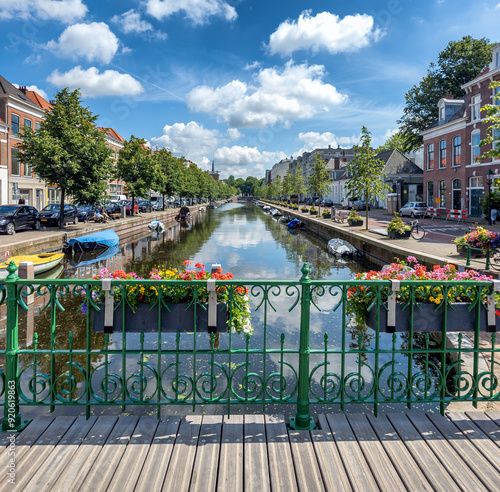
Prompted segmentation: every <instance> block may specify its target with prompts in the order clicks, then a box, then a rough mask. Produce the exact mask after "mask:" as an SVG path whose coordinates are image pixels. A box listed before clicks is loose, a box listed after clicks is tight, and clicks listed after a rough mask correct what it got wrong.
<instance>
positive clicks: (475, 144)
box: [471, 131, 481, 163]
mask: <svg viewBox="0 0 500 492" xmlns="http://www.w3.org/2000/svg"><path fill="white" fill-rule="evenodd" d="M471 140H472V162H473V163H474V162H478V161H479V156H480V155H481V149H480V147H479V142H480V141H481V134H480V133H479V131H477V132H476V133H473V134H472V139H471Z"/></svg>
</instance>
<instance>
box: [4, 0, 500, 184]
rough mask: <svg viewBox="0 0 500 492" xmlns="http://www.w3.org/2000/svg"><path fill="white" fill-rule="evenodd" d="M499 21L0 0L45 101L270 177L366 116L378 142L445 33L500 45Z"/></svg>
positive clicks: (11, 58)
mask: <svg viewBox="0 0 500 492" xmlns="http://www.w3.org/2000/svg"><path fill="white" fill-rule="evenodd" d="M499 24H500V1H499V0H480V1H478V2H471V1H470V0H469V1H465V0H420V1H418V2H417V1H415V0H380V1H378V0H370V1H368V0H365V1H351V2H339V1H330V2H325V1H315V0H309V1H307V2H305V1H299V0H287V1H286V2H285V1H281V0H275V1H274V2H272V1H271V2H270V1H262V0H137V1H128V0H125V1H122V2H116V1H111V0H101V1H99V2H97V1H94V0H92V1H90V0H88V1H85V0H58V1H56V0H16V1H13V0H0V32H2V38H3V40H4V43H3V44H4V46H3V49H2V51H1V56H0V74H2V75H3V76H4V77H5V78H6V79H7V80H9V81H10V82H12V83H14V84H19V85H26V86H29V87H31V88H33V89H34V90H39V92H40V93H41V94H42V95H43V96H44V97H47V98H48V99H52V98H53V96H54V94H55V93H56V92H57V91H58V90H59V89H61V88H63V87H70V88H71V89H74V88H80V90H81V91H82V93H83V99H84V101H85V105H86V106H88V107H89V108H90V109H91V111H92V112H93V113H94V114H98V115H99V120H98V124H99V126H106V127H112V128H114V129H115V130H116V131H117V132H118V133H120V134H121V135H122V136H123V137H124V138H125V139H128V138H129V137H130V135H132V134H133V135H135V136H137V137H142V138H145V139H146V140H147V141H148V142H149V143H150V144H151V145H152V146H157V147H168V148H169V149H170V150H171V151H172V152H173V153H174V154H175V155H177V156H181V155H184V156H186V157H187V158H188V159H191V160H192V161H193V162H195V163H196V164H198V166H199V167H201V168H202V169H208V168H209V167H210V163H211V161H212V159H215V163H216V169H218V170H220V171H221V173H222V177H223V178H227V177H228V176H229V175H230V174H233V175H234V176H236V177H240V176H241V177H246V176H248V175H253V176H257V177H261V176H263V175H264V170H265V169H269V168H271V167H272V165H273V164H274V163H275V162H278V161H279V160H280V159H282V158H284V157H287V156H288V157H289V156H297V155H300V154H302V152H304V151H310V150H313V149H314V148H316V147H326V146H328V145H332V146H337V145H340V146H345V147H350V146H351V145H352V144H354V143H357V142H358V138H359V134H360V130H361V127H362V126H363V125H365V126H366V127H367V128H368V130H369V131H370V132H372V134H373V145H374V146H376V145H379V144H382V143H383V142H384V141H385V139H386V138H387V136H389V135H390V134H391V132H393V131H394V130H395V129H396V128H397V123H396V121H397V120H398V118H399V117H400V116H401V114H402V108H403V106H404V94H405V92H406V91H407V90H408V89H409V88H410V87H411V86H412V85H414V84H415V83H417V82H418V81H419V80H420V79H421V78H422V76H423V75H425V73H426V70H427V67H428V66H429V63H430V62H431V61H435V60H436V58H437V55H438V53H439V52H440V51H441V50H443V49H444V48H445V46H446V45H447V43H448V42H449V41H451V40H459V39H461V38H462V37H463V36H465V35H472V36H474V37H476V38H480V37H487V38H489V39H490V40H491V41H492V42H499V41H500V39H499V37H498V33H499V29H498V26H499ZM32 86H33V87H32Z"/></svg>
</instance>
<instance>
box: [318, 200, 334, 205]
mask: <svg viewBox="0 0 500 492" xmlns="http://www.w3.org/2000/svg"><path fill="white" fill-rule="evenodd" d="M320 205H321V206H322V207H333V202H332V201H331V200H321V202H320Z"/></svg>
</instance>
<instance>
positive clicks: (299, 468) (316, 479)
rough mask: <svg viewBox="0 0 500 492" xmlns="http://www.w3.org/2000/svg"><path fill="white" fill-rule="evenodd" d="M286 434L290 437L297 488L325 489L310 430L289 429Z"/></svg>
mask: <svg viewBox="0 0 500 492" xmlns="http://www.w3.org/2000/svg"><path fill="white" fill-rule="evenodd" d="M288 436H289V438H290V445H291V448H292V456H293V462H294V465H295V474H296V475H297V483H298V485H299V489H300V490H304V491H305V490H315V491H322V490H325V486H324V484H323V477H322V476H321V471H320V469H319V466H318V461H317V459H316V454H315V453H314V446H313V444H312V438H311V434H310V432H309V431H290V432H289V433H288ZM273 490H274V489H273Z"/></svg>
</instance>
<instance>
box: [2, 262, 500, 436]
mask: <svg viewBox="0 0 500 492" xmlns="http://www.w3.org/2000/svg"><path fill="white" fill-rule="evenodd" d="M8 271H9V276H8V277H7V279H5V280H4V281H3V283H2V284H1V285H0V309H2V306H5V307H4V308H3V309H6V319H7V326H6V340H5V349H4V350H0V360H1V361H2V364H0V367H1V369H0V379H1V383H2V389H1V391H0V396H3V398H4V418H3V422H2V427H3V429H4V430H11V429H17V428H20V427H22V425H23V421H22V415H21V410H20V409H21V408H22V407H23V406H32V407H48V408H50V410H54V409H55V408H56V407H59V406H73V407H79V408H80V409H81V410H82V412H85V414H86V415H87V417H89V416H90V415H91V413H92V410H93V409H96V408H98V407H106V408H108V407H119V408H121V410H122V411H125V410H126V409H127V407H129V406H145V407H147V408H148V409H151V411H154V412H156V413H157V415H158V416H160V414H161V409H162V407H164V406H168V405H178V406H181V407H182V406H186V407H188V408H189V409H192V410H194V409H196V408H197V407H198V406H199V405H220V406H223V407H224V408H226V409H227V412H228V413H230V412H231V409H232V408H233V407H234V406H236V405H259V408H260V409H261V410H262V411H266V409H267V408H268V407H270V406H272V408H273V409H274V408H275V407H274V405H294V406H295V407H296V408H295V417H294V418H292V419H291V420H290V424H291V426H292V427H293V428H296V429H311V428H313V427H314V420H313V418H312V415H311V405H316V404H322V405H328V406H329V408H332V407H331V406H332V405H335V406H338V408H339V409H340V410H344V409H345V408H346V406H347V405H351V404H361V405H364V406H367V407H371V408H372V409H373V411H374V412H375V414H377V412H378V411H379V409H380V408H381V406H382V405H386V404H391V405H394V404H401V405H404V406H406V407H408V408H412V407H413V406H415V405H417V404H418V405H420V404H430V405H434V406H439V409H440V411H441V412H444V409H445V406H446V405H447V404H448V403H449V402H452V401H469V402H472V403H473V404H474V405H477V404H478V402H480V401H490V400H498V399H499V398H500V391H499V384H498V379H497V375H496V373H495V371H496V367H497V365H498V362H497V358H498V356H497V353H498V351H499V349H498V347H497V345H496V333H495V329H496V319H497V318H498V316H496V314H495V304H494V297H495V293H496V290H497V284H495V283H494V282H492V281H484V282H470V281H469V282H461V283H460V284H457V282H450V281H447V282H438V281H432V282H431V281H426V282H419V281H406V282H400V283H394V282H391V281H390V280H384V281H354V280H353V281H340V280H339V281H337V280H331V281H324V280H311V279H310V278H309V267H308V265H307V264H306V265H304V266H303V268H302V277H301V278H300V280H298V281H266V280H259V281H234V280H231V281H219V280H217V281H216V282H215V286H216V289H217V292H221V291H224V292H226V302H225V306H219V305H217V316H223V313H224V310H225V308H226V307H227V314H226V316H227V317H228V326H231V325H232V323H233V321H234V319H235V316H236V313H237V312H241V307H242V306H243V304H244V302H247V303H248V304H249V306H250V317H251V320H252V325H253V334H249V333H247V334H245V333H233V332H232V331H231V330H228V331H227V332H224V331H223V330H222V332H221V331H216V332H213V330H212V332H210V331H211V330H208V331H207V326H206V325H207V322H206V314H207V311H209V310H210V309H212V308H210V307H208V308H207V304H206V302H205V301H206V299H207V298H208V290H209V288H207V282H206V281H169V282H167V281H161V280H130V279H128V280H122V279H113V280H111V284H110V285H111V288H112V289H114V288H115V287H116V288H117V289H119V293H120V296H118V297H120V299H119V302H115V303H114V307H112V308H111V309H113V310H114V311H113V312H112V315H113V316H118V314H120V316H121V317H118V318H114V321H113V323H114V327H113V330H114V331H112V332H108V331H109V330H107V328H106V326H97V324H98V323H97V321H96V320H97V319H98V318H99V313H100V315H101V319H102V314H103V310H104V318H106V313H105V311H106V309H109V308H105V307H104V305H103V304H99V303H98V302H97V301H96V300H95V297H96V295H95V291H96V290H97V289H102V288H103V283H102V281H101V280H94V279H85V280H21V279H19V278H18V277H17V275H16V268H15V265H13V264H11V265H10V266H9V267H8ZM144 287H145V291H146V292H147V291H148V289H149V291H151V290H150V289H151V288H153V287H154V292H155V293H156V295H155V297H154V299H149V304H144V306H145V310H143V311H137V313H135V314H134V310H135V309H136V307H137V306H136V305H135V304H137V302H135V301H140V299H139V298H136V297H134V295H138V296H141V295H143V294H141V292H143V291H144V289H142V288H144ZM133 289H135V290H133ZM141 289H142V290H141ZM457 289H460V293H461V300H464V299H465V300H468V302H467V303H465V304H460V305H458V304H454V303H452V302H451V299H453V296H454V295H455V294H456V292H457ZM132 291H133V292H135V293H137V294H134V295H132V296H131V295H130V294H128V293H129V292H132ZM181 291H182V292H183V293H184V294H185V293H186V292H189V299H190V300H189V302H188V303H186V304H184V305H182V309H181V318H182V317H183V316H184V317H187V316H188V315H189V316H191V318H190V319H191V323H192V325H191V327H188V330H187V331H178V330H179V326H180V323H181V321H182V320H181V318H177V319H176V320H170V321H168V320H169V319H170V317H171V316H173V315H174V314H175V309H174V307H175V306H174V305H172V304H170V301H172V300H174V298H175V296H176V295H177V294H178V293H179V292H181ZM30 295H31V296H34V299H35V301H34V303H32V304H29V303H28V302H27V298H28V297H29V296H30ZM425 296H427V298H428V300H429V299H431V298H432V301H430V302H427V303H424V304H421V303H420V302H419V301H421V300H422V298H423V297H425ZM115 299H116V297H115ZM134 303H135V304H134ZM84 305H85V307H86V310H85V309H83V311H82V307H83V306H84ZM184 306H185V307H184ZM363 306H364V308H365V309H366V310H367V312H368V314H367V324H364V323H357V322H356V321H355V319H354V314H353V313H356V312H359V310H360V308H362V307H363ZM237 308H238V309H240V311H238V309H237ZM461 310H462V311H461ZM191 311H192V312H191ZM28 315H30V316H33V320H32V321H31V324H32V325H33V326H34V327H35V328H34V330H33V335H29V336H28V335H27V334H25V333H24V332H23V329H22V327H21V325H20V319H21V318H23V319H24V318H25V317H26V316H28ZM108 315H109V312H108ZM208 315H209V316H210V313H209V314H208ZM148 316H149V317H152V318H147V317H148ZM203 316H205V318H204V317H203ZM436 316H437V317H436ZM137 317H138V318H139V321H142V322H144V320H145V319H151V320H152V321H148V322H147V323H146V329H144V327H143V329H141V330H140V332H135V331H133V330H134V328H133V324H134V323H135V322H136V321H137ZM457 319H458V320H459V321H458V322H457V321H456V320H457ZM117 320H119V321H117ZM203 320H205V321H203ZM28 324H29V323H28ZM104 324H106V322H105V323H104ZM108 324H109V320H108ZM368 325H370V326H371V327H368ZM457 330H461V331H462V332H465V331H468V332H470V333H471V335H472V345H471V346H469V345H466V344H465V342H466V339H465V336H464V335H463V334H462V333H460V334H459V335H458V337H457V342H456V344H455V346H453V347H450V346H448V345H449V344H447V343H445V341H446V340H447V338H448V334H449V333H448V332H450V331H457ZM481 331H484V332H485V333H484V334H483V335H482V336H483V337H484V336H485V337H486V338H487V339H488V341H489V342H490V347H488V348H483V349H480V345H479V335H480V332H481ZM28 332H30V333H31V331H30V330H28ZM435 332H437V333H438V335H439V336H438V337H436V335H435ZM488 332H489V333H488ZM20 334H21V336H22V338H23V341H22V342H20V338H19V337H20ZM440 339H441V341H440ZM482 358H483V359H484V360H485V363H486V364H487V368H485V367H483V366H481V363H480V362H481V359H482ZM469 359H470V362H468V360H469Z"/></svg>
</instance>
